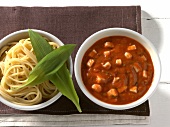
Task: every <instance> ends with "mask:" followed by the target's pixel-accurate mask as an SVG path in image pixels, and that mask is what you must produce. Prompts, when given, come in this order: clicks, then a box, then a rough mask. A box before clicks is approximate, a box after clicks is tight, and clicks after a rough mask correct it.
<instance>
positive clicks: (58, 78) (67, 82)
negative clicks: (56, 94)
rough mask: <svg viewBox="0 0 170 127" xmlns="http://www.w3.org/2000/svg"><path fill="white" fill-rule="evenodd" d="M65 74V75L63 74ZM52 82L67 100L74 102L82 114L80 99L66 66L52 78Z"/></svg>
mask: <svg viewBox="0 0 170 127" xmlns="http://www.w3.org/2000/svg"><path fill="white" fill-rule="evenodd" d="M63 72H64V73H63ZM63 77H64V78H63ZM50 81H51V82H52V83H53V84H55V85H56V87H57V88H58V90H59V91H60V92H61V93H62V94H63V95H64V96H66V97H67V98H69V99H70V100H72V102H73V103H74V104H75V106H76V107H77V109H78V111H79V112H81V108H80V105H79V98H78V96H77V94H76V91H75V89H74V84H73V81H72V79H71V75H70V73H69V70H68V69H67V66H66V64H64V65H63V66H62V67H61V68H60V70H59V71H57V73H56V75H53V76H51V77H50Z"/></svg>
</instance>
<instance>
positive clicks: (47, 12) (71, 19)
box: [0, 6, 150, 117]
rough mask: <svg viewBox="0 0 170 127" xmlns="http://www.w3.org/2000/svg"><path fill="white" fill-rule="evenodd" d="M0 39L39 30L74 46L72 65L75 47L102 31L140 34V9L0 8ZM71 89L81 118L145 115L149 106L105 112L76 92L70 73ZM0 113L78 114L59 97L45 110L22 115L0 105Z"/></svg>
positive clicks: (78, 90)
mask: <svg viewBox="0 0 170 127" xmlns="http://www.w3.org/2000/svg"><path fill="white" fill-rule="evenodd" d="M0 12H1V13H0V17H1V18H0V31H1V32H0V38H1V39H2V38H3V37H4V36H6V35H8V34H9V33H11V32H14V31H17V30H21V29H28V28H30V29H40V30H44V31H47V32H49V33H51V34H53V35H55V36H56V37H58V38H59V39H60V40H61V41H62V42H63V43H65V44H68V43H74V44H77V47H76V49H75V51H74V53H73V54H72V58H73V62H74V58H75V55H76V53H77V51H78V48H79V47H80V45H81V44H82V43H83V41H84V40H85V39H86V38H87V37H89V36H90V35H91V34H93V33H94V32H97V31H99V30H102V29H105V28H113V27H123V28H128V29H132V30H135V31H137V32H139V33H141V7H140V6H112V7H111V6H110V7H0ZM73 81H74V84H75V88H76V90H77V92H78V95H79V98H80V105H81V107H82V111H83V112H82V113H81V115H83V114H84V115H86V114H103V115H105V114H113V115H116V114H117V115H130V116H131V115H135V116H146V117H147V116H149V115H150V110H149V103H148V101H146V102H145V103H143V104H141V105H139V106H138V107H135V108H132V109H129V110H121V111H117V110H109V109H105V108H102V107H100V106H98V105H96V104H94V103H93V102H91V101H90V100H89V99H88V98H87V97H86V96H85V95H84V94H83V93H82V91H81V90H80V89H79V87H78V85H77V82H76V80H75V77H74V74H73ZM0 114H1V115H2V114H3V115H4V114H6V115H11V114H27V115H30V114H48V115H62V116H63V115H70V114H79V112H77V109H76V108H75V106H74V105H73V103H72V102H71V101H70V100H68V99H67V98H65V97H64V96H62V97H61V98H60V99H59V100H58V101H56V102H55V103H53V104H52V105H50V106H48V107H47V108H44V109H41V110H37V111H32V112H26V111H20V110H15V109H13V108H10V107H8V106H6V105H4V104H2V103H0Z"/></svg>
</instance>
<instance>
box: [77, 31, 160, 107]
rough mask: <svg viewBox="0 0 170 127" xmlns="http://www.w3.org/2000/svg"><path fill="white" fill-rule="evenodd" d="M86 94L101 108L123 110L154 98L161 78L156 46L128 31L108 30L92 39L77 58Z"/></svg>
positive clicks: (86, 41)
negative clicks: (153, 95) (152, 96)
mask: <svg viewBox="0 0 170 127" xmlns="http://www.w3.org/2000/svg"><path fill="white" fill-rule="evenodd" d="M74 69H75V77H76V80H77V82H78V85H79V87H80V89H81V90H82V92H83V93H84V94H85V95H86V96H87V97H88V98H89V99H90V100H91V101H93V102H94V103H96V104H97V105H99V106H102V107H105V108H108V109H114V110H123V109H129V108H133V107H136V106H138V105H140V104H142V103H144V102H145V101H146V100H147V99H149V98H150V97H151V95H152V94H153V93H154V91H155V90H156V88H157V85H158V83H159V80H160V76H161V62H160V58H159V55H158V52H157V50H156V49H155V47H154V45H153V44H152V43H151V42H150V41H149V40H148V39H147V38H146V37H144V36H143V35H141V34H139V33H137V32H135V31H133V30H130V29H126V28H108V29H104V30H100V31H98V32H96V33H94V34H92V35H91V36H90V37H88V38H87V39H86V40H85V41H84V42H83V44H82V45H81V46H80V48H79V50H78V52H77V55H76V58H75V64H74Z"/></svg>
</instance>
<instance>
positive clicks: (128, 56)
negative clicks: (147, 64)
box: [124, 52, 132, 59]
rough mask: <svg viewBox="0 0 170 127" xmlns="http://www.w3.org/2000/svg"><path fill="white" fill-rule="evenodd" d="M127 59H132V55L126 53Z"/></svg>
mask: <svg viewBox="0 0 170 127" xmlns="http://www.w3.org/2000/svg"><path fill="white" fill-rule="evenodd" d="M124 55H125V57H126V58H127V59H131V58H132V54H130V53H129V52H125V54H124Z"/></svg>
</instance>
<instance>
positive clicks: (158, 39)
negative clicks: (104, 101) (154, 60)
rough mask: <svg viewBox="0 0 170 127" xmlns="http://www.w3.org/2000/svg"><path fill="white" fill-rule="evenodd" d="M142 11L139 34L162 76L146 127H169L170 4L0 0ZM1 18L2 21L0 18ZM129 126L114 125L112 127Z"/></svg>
mask: <svg viewBox="0 0 170 127" xmlns="http://www.w3.org/2000/svg"><path fill="white" fill-rule="evenodd" d="M130 5H140V6H141V9H142V33H143V35H144V36H146V37H147V38H148V39H149V40H150V41H152V43H153V44H154V45H155V47H156V49H157V50H158V53H159V55H160V58H161V63H162V76H161V80H160V83H159V86H158V89H157V91H156V92H155V93H154V95H153V96H152V97H151V98H150V105H151V119H150V124H149V125H133V127H136V126H140V127H161V126H162V127H169V126H170V72H169V71H170V4H169V1H168V0H0V6H29V7H30V6H43V7H51V6H52V7H55V6H62V7H63V6H130ZM0 18H3V17H0ZM120 126H121V127H122V126H123V127H124V126H125V127H131V126H132V125H114V127H120Z"/></svg>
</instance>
